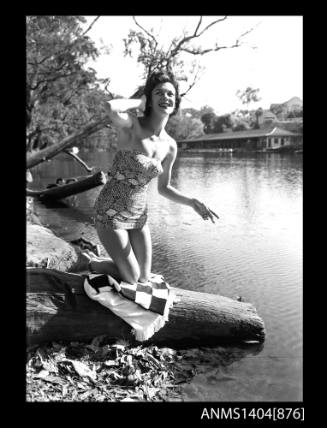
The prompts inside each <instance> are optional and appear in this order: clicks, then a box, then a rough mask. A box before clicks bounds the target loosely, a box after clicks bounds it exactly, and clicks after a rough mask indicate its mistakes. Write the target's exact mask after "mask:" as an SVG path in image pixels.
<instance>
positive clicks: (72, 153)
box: [64, 149, 94, 172]
mask: <svg viewBox="0 0 327 428" xmlns="http://www.w3.org/2000/svg"><path fill="white" fill-rule="evenodd" d="M64 152H65V153H67V155H70V156H72V157H73V158H74V159H75V160H76V161H77V162H78V163H80V164H81V165H83V166H84V168H85V169H86V171H87V172H91V171H92V170H93V168H94V167H93V166H92V167H89V166H88V165H87V164H86V163H85V162H84V161H83V160H82V159H81V158H80V157H79V156H78V155H77V154H76V153H74V152H71V151H70V150H68V149H65V150H64Z"/></svg>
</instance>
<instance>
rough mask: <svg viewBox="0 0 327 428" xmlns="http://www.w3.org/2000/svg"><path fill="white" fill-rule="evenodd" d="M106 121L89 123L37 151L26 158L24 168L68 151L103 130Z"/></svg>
mask: <svg viewBox="0 0 327 428" xmlns="http://www.w3.org/2000/svg"><path fill="white" fill-rule="evenodd" d="M108 121H109V119H108V118H105V119H102V120H99V121H97V122H93V123H90V124H89V125H86V126H85V127H84V128H83V129H82V130H81V131H78V132H76V133H75V134H73V135H70V136H69V137H66V138H64V139H63V140H61V141H60V142H59V143H57V144H52V145H51V146H49V147H47V148H45V149H43V150H39V151H37V152H36V153H33V154H31V155H29V156H27V160H26V168H27V169H29V168H32V167H34V166H36V165H38V164H39V163H41V162H44V161H46V160H48V159H51V158H53V157H54V156H56V155H57V154H58V153H60V152H61V151H63V150H64V149H68V148H69V147H72V146H74V145H78V144H79V143H80V142H81V140H82V139H84V138H86V137H88V136H89V135H91V134H94V133H95V132H97V131H99V130H100V129H102V128H104V127H105V126H106V124H107V123H108Z"/></svg>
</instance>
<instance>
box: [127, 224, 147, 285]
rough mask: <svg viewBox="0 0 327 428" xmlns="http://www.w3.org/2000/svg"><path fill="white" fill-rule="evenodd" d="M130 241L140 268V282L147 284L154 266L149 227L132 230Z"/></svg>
mask: <svg viewBox="0 0 327 428" xmlns="http://www.w3.org/2000/svg"><path fill="white" fill-rule="evenodd" d="M128 234H129V240H130V243H131V245H132V248H133V251H134V254H135V257H136V259H137V261H138V265H139V267H140V279H139V280H140V282H146V281H148V280H149V278H150V273H151V264H152V242H151V234H150V229H149V226H147V225H145V226H143V227H142V229H131V230H129V231H128Z"/></svg>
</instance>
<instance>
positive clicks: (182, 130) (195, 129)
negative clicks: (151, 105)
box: [166, 110, 204, 141]
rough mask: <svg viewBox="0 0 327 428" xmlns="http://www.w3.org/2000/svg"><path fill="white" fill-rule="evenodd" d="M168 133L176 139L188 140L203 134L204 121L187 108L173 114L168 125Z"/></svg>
mask: <svg viewBox="0 0 327 428" xmlns="http://www.w3.org/2000/svg"><path fill="white" fill-rule="evenodd" d="M166 130H167V133H168V134H169V135H170V136H171V137H172V138H174V139H175V140H177V141H178V140H186V139H189V138H196V137H200V136H201V135H203V133H204V132H203V123H202V122H201V120H200V119H199V118H197V117H192V115H191V114H190V113H189V112H185V110H182V111H180V112H179V113H178V114H176V115H175V116H172V117H171V118H170V119H169V121H168V124H167V127H166Z"/></svg>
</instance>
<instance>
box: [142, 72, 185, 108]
mask: <svg viewBox="0 0 327 428" xmlns="http://www.w3.org/2000/svg"><path fill="white" fill-rule="evenodd" d="M166 82H169V83H171V84H172V85H173V86H174V88H175V91H176V94H175V108H174V111H173V112H172V114H171V115H170V116H174V115H175V114H176V113H177V112H178V109H179V105H180V103H181V97H180V95H179V87H178V83H177V81H176V80H175V77H174V75H173V74H172V73H171V72H169V71H154V72H153V73H152V74H150V76H149V77H148V79H147V81H146V83H145V87H144V90H143V93H144V95H145V96H146V105H145V110H144V116H149V114H150V109H151V105H150V102H151V93H152V91H153V89H154V88H155V87H156V86H157V85H159V84H160V83H166Z"/></svg>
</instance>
